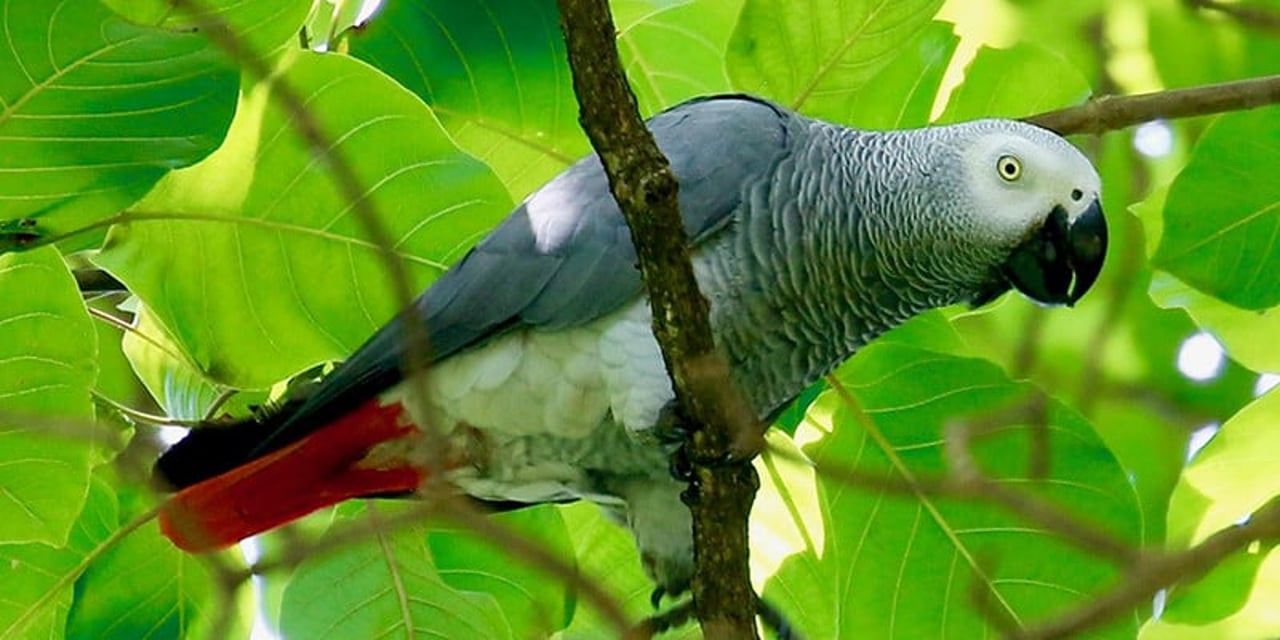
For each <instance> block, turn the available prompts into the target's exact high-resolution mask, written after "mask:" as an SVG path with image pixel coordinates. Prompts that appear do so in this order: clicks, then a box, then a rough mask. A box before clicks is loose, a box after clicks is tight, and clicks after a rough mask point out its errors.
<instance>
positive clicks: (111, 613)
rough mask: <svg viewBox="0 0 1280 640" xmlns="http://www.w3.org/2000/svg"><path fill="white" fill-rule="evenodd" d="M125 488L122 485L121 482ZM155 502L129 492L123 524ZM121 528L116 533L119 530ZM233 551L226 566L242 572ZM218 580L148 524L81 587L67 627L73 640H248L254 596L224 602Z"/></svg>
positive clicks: (93, 568) (99, 563) (95, 566)
mask: <svg viewBox="0 0 1280 640" xmlns="http://www.w3.org/2000/svg"><path fill="white" fill-rule="evenodd" d="M116 482H118V479H117V480H116ZM150 499H151V498H150V495H149V493H148V494H145V495H138V494H137V493H136V492H129V493H128V494H127V495H124V496H122V499H121V512H122V513H121V519H122V521H127V520H132V519H133V518H136V517H137V516H138V514H139V513H140V512H141V511H142V509H143V507H145V506H149V505H147V503H149V502H150ZM113 528H114V527H113ZM237 555H238V553H236V552H235V551H234V550H233V551H232V552H230V553H226V554H223V557H221V558H220V562H222V563H223V566H225V567H226V568H228V569H233V568H243V567H242V566H238V565H240V562H238V558H236V556H237ZM218 588H219V585H218V576H217V575H216V574H215V573H214V572H213V568H212V567H211V566H209V564H208V563H207V562H206V560H205V559H202V558H199V557H197V556H193V555H190V554H187V553H185V552H183V551H181V550H179V549H178V548H177V547H174V546H173V544H172V543H170V542H169V541H168V540H166V539H164V538H163V537H161V535H160V529H159V527H157V526H156V524H155V523H154V522H149V523H147V524H145V525H143V526H142V527H140V528H139V529H138V530H136V531H134V532H132V533H130V534H129V535H128V536H127V537H125V538H124V539H123V540H121V541H120V542H119V543H118V544H115V545H113V546H111V547H110V548H108V549H106V550H104V552H103V553H102V554H101V555H100V556H98V557H97V558H95V559H94V562H93V563H92V564H90V565H89V568H88V570H87V571H85V573H84V574H83V575H82V576H81V577H80V579H79V580H77V581H76V598H75V601H74V603H73V605H72V607H71V614H70V616H69V617H68V620H67V630H66V634H67V637H68V638H84V639H85V640H90V639H97V638H138V639H140V640H141V639H157V640H158V639H160V638H199V637H209V635H210V634H211V633H214V632H215V631H217V630H221V633H223V634H226V635H225V636H224V637H244V636H245V635H246V632H247V630H248V617H249V616H251V615H252V607H251V606H250V607H246V606H245V605H248V604H249V601H250V599H251V598H250V596H251V594H250V593H249V590H248V589H241V590H240V591H239V593H238V596H239V602H236V601H234V600H233V601H230V602H228V601H224V600H222V599H221V598H219V597H218V594H217V590H218Z"/></svg>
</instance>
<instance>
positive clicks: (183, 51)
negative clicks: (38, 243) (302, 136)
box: [0, 0, 236, 250]
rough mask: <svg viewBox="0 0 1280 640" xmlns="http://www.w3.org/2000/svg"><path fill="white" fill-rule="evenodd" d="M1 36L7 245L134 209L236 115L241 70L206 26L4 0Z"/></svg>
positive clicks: (2, 240)
mask: <svg viewBox="0 0 1280 640" xmlns="http://www.w3.org/2000/svg"><path fill="white" fill-rule="evenodd" d="M0 33H2V34H3V36H2V37H0V250H4V249H9V248H13V247H15V246H22V245H24V244H29V243H30V242H32V241H33V240H39V239H48V238H56V237H58V236H60V235H61V234H65V233H67V232H70V231H73V230H76V229H79V228H81V227H83V226H86V225H90V224H92V223H93V222H95V221H97V220H99V219H101V218H104V217H106V216H108V215H111V214H114V213H116V212H118V211H119V210H120V209H122V208H124V207H127V206H129V205H130V204H132V203H133V202H134V201H136V200H137V199H138V198H139V197H141V196H142V195H143V194H145V193H146V192H147V190H148V189H149V188H151V186H152V185H153V184H155V182H156V181H157V180H159V179H160V177H161V176H163V175H164V174H165V173H166V172H168V171H169V170H171V169H173V168H176V167H182V166H186V165H189V164H191V163H193V162H195V161H197V160H199V159H200V158H203V157H204V156H206V155H207V154H209V152H211V151H213V149H214V148H216V147H217V145H218V142H219V141H220V140H221V139H222V135H223V134H224V133H225V132H226V130H227V125H228V123H229V122H230V121H231V115H232V111H233V108H234V107H235V91H236V72H235V70H234V69H233V68H232V67H231V66H230V65H228V64H227V63H226V59H225V57H224V56H223V55H222V54H221V52H219V51H218V50H217V49H216V48H215V47H213V45H211V44H209V42H208V41H206V40H205V38H204V37H202V36H201V35H199V34H193V33H179V32H174V31H169V30H166V29H159V28H152V27H140V26H136V25H133V24H130V23H128V22H126V21H125V20H123V19H122V18H120V17H119V16H117V15H115V14H113V13H112V12H110V11H109V10H107V8H106V7H104V6H102V5H101V4H100V3H98V2H93V1H89V0H56V1H51V0H4V1H3V3H0ZM100 237H101V232H99V233H97V234H89V235H85V236H82V237H77V238H75V239H73V240H69V241H68V242H67V246H69V247H75V248H82V247H88V246H91V244H92V243H93V241H94V240H95V239H97V238H100Z"/></svg>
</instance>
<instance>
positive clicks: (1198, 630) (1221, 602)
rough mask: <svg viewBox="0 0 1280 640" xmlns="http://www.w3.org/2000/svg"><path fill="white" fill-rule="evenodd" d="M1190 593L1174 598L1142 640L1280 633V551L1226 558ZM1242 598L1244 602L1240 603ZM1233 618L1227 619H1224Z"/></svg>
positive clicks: (1252, 639)
mask: <svg viewBox="0 0 1280 640" xmlns="http://www.w3.org/2000/svg"><path fill="white" fill-rule="evenodd" d="M1188 591H1189V593H1175V594H1174V595H1173V596H1172V597H1171V599H1170V602H1169V604H1168V605H1167V606H1166V608H1165V616H1164V617H1163V618H1161V619H1160V620H1150V621H1148V622H1147V624H1145V625H1143V627H1142V632H1141V633H1140V634H1139V635H1138V639H1139V640H1202V639H1204V638H1213V640H1257V638H1273V637H1275V634H1276V630H1277V629H1280V611H1278V610H1277V609H1276V602H1277V601H1280V549H1277V548H1275V547H1271V548H1269V549H1260V550H1257V551H1255V550H1252V549H1250V550H1247V551H1245V552H1243V553H1241V554H1237V555H1235V556H1232V557H1231V558H1228V559H1227V561H1226V562H1224V563H1223V564H1221V565H1219V566H1218V567H1217V568H1215V570H1214V571H1213V572H1212V573H1210V574H1209V576H1207V577H1206V578H1204V580H1203V581H1202V582H1200V583H1197V584H1194V585H1191V586H1190V588H1189V589H1188ZM1241 599H1243V601H1241ZM1224 613H1229V615H1221V614H1224Z"/></svg>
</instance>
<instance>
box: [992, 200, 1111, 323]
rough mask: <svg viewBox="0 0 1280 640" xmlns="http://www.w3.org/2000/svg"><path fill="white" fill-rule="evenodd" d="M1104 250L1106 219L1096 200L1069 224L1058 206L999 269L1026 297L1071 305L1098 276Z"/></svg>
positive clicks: (1047, 302)
mask: <svg viewBox="0 0 1280 640" xmlns="http://www.w3.org/2000/svg"><path fill="white" fill-rule="evenodd" d="M1106 255H1107V224H1106V220H1105V219H1104V218H1103V215H1102V207H1101V206H1100V205H1099V204H1098V201H1097V200H1094V201H1093V203H1092V204H1090V205H1089V208H1088V209H1085V210H1084V212H1083V213H1081V214H1080V216H1079V217H1077V218H1076V219H1075V221H1074V222H1071V223H1068V222H1067V211H1066V209H1063V208H1062V207H1061V206H1057V207H1054V209H1053V211H1052V212H1050V213H1049V217H1048V218H1047V219H1046V220H1045V223H1044V226H1043V227H1041V228H1040V229H1039V230H1037V231H1035V232H1034V233H1032V234H1031V236H1030V237H1029V238H1027V239H1026V240H1024V241H1023V242H1022V244H1020V245H1018V246H1017V247H1016V248H1015V249H1014V250H1013V253H1012V254H1011V255H1010V256H1009V259H1008V261H1006V262H1005V263H1004V266H1003V268H1002V272H1003V273H1004V276H1005V277H1006V278H1008V280H1009V283H1010V284H1012V285H1013V286H1014V287H1016V288H1017V289H1018V291H1021V292H1022V293H1023V294H1024V295H1026V296H1027V297H1029V298H1031V299H1033V300H1036V301H1037V302H1042V303H1044V304H1065V305H1068V306H1070V305H1074V304H1075V303H1076V301H1077V300H1079V299H1080V298H1081V297H1082V296H1084V294H1085V292H1087V291H1088V290H1089V287H1091V286H1093V283H1094V281H1095V280H1097V279H1098V273H1099V272H1101V271H1102V260H1103V258H1104V257H1106ZM1073 281H1074V285H1073V284H1072V283H1073Z"/></svg>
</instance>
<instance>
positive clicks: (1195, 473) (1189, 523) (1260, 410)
mask: <svg viewBox="0 0 1280 640" xmlns="http://www.w3.org/2000/svg"><path fill="white" fill-rule="evenodd" d="M1277 415H1280V392H1277V391H1274V390H1273V391H1271V392H1269V393H1267V394H1266V395H1264V396H1262V397H1261V398H1258V399H1257V400H1255V401H1254V402H1253V403H1252V404H1250V405H1249V406H1247V407H1245V408H1243V409H1241V410H1240V412H1239V413H1237V414H1236V415H1235V416H1233V417H1232V418H1231V419H1230V420H1228V421H1226V423H1224V424H1223V425H1222V428H1221V430H1219V431H1218V433H1217V435H1215V436H1214V438H1213V440H1211V441H1210V442H1209V444H1207V445H1205V447H1204V448H1203V449H1201V450H1200V452H1199V453H1198V454H1196V457H1195V459H1194V460H1192V462H1191V464H1190V465H1188V467H1187V470H1186V471H1185V472H1184V473H1183V474H1182V479H1181V480H1180V481H1179V482H1178V486H1177V487H1175V488H1174V490H1173V497H1172V498H1171V499H1170V501H1169V544H1170V545H1171V546H1172V547H1174V548H1184V547H1187V546H1190V545H1192V544H1195V543H1197V542H1200V541H1201V540H1204V539H1205V537H1207V536H1208V535H1210V534H1212V533H1213V532H1215V531H1218V530H1220V529H1223V528H1225V527H1228V526H1231V525H1232V524H1234V523H1236V522H1239V521H1240V520H1241V519H1242V518H1244V517H1246V516H1248V515H1249V514H1250V513H1252V512H1253V511H1254V510H1255V509H1257V508H1259V507H1261V506H1262V505H1263V503H1265V502H1266V501H1267V500H1269V499H1270V498H1271V497H1272V496H1276V495H1280V476H1277V475H1276V474H1275V473H1273V471H1274V467H1275V464H1276V457H1275V452H1276V451H1280V430H1278V429H1275V428H1274V427H1275V417H1276V416H1277Z"/></svg>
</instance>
